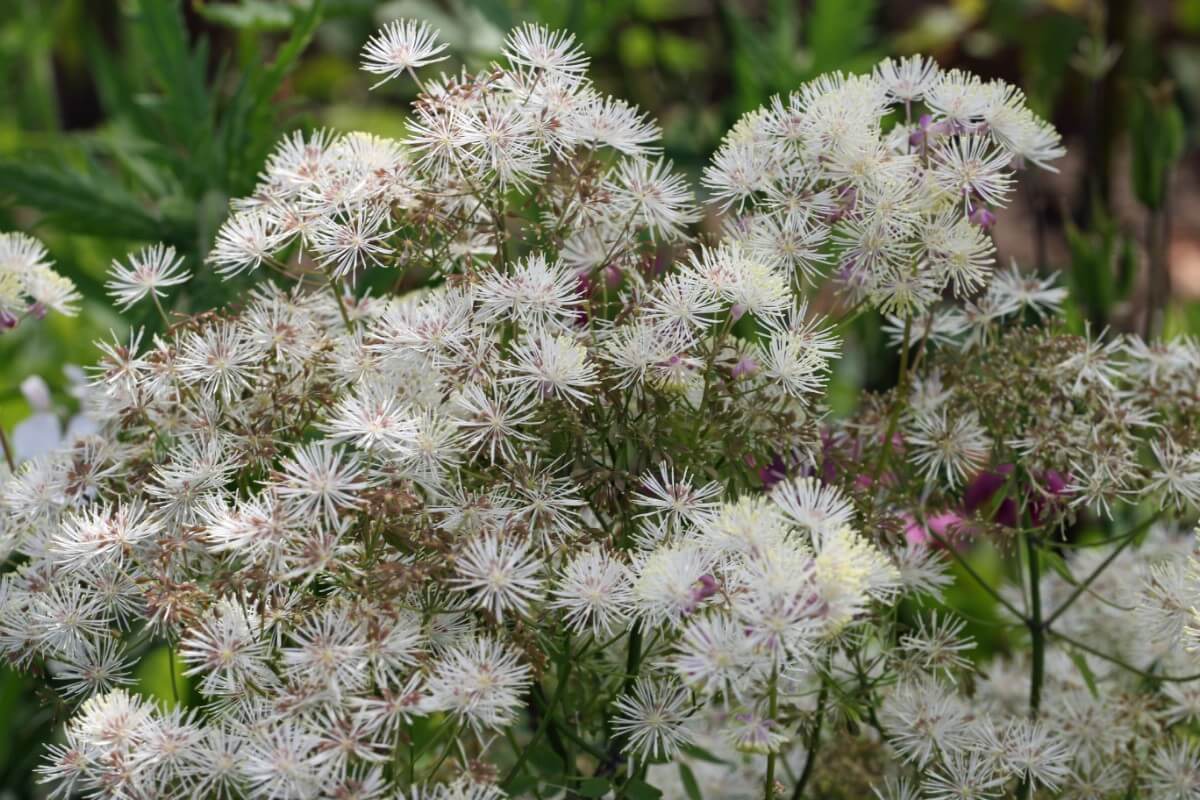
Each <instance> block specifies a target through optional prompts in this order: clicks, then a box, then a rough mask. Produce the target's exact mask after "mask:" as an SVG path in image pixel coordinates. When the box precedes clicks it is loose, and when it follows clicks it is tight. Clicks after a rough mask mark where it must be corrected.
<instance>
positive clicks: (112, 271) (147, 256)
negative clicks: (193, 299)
mask: <svg viewBox="0 0 1200 800" xmlns="http://www.w3.org/2000/svg"><path fill="white" fill-rule="evenodd" d="M109 275H110V278H109V281H108V283H106V284H105V286H106V287H107V288H108V291H109V294H111V295H112V296H113V299H114V300H116V301H117V306H118V307H119V308H122V309H127V308H129V307H130V306H132V305H133V304H134V303H136V302H138V301H139V300H142V299H144V298H146V297H154V298H155V299H156V300H157V299H161V298H163V297H166V296H167V295H166V292H164V291H163V288H164V287H168V286H178V285H179V284H181V283H186V282H187V281H188V280H189V279H190V278H191V274H190V273H189V272H188V271H187V270H185V269H184V268H183V258H181V257H180V256H178V255H176V254H175V248H174V247H170V246H167V245H162V244H156V245H152V246H150V247H146V248H143V249H142V250H139V251H138V252H137V253H136V254H134V255H132V256H130V257H129V266H128V267H126V266H124V265H123V264H121V262H119V261H116V260H114V261H113V262H112V266H111V267H110V268H109Z"/></svg>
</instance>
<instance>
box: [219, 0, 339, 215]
mask: <svg viewBox="0 0 1200 800" xmlns="http://www.w3.org/2000/svg"><path fill="white" fill-rule="evenodd" d="M322 9H323V3H322V0H314V1H313V3H312V4H311V5H310V6H309V7H308V8H307V9H306V10H304V11H298V12H297V14H296V17H295V19H294V21H293V27H292V32H291V35H290V36H289V37H288V39H287V41H286V42H284V43H283V45H282V46H281V47H280V48H279V51H278V52H277V53H276V55H275V60H274V61H273V62H272V63H271V65H270V66H269V67H266V68H265V69H264V68H261V67H257V66H252V67H248V68H247V71H246V74H245V76H244V77H243V78H242V81H241V82H240V83H239V85H238V87H237V90H236V91H235V92H234V95H233V97H232V99H231V100H230V103H229V108H228V110H227V111H226V113H225V114H224V115H223V116H222V118H221V123H220V128H219V130H218V131H217V142H218V152H219V157H220V160H221V161H222V164H223V169H224V171H225V174H226V175H227V176H228V177H227V180H226V182H225V188H227V189H229V190H230V191H231V192H232V193H234V194H240V193H243V192H244V191H248V190H249V188H250V187H252V186H253V181H254V178H255V175H256V174H257V172H258V170H259V168H260V167H261V166H262V161H263V160H264V159H265V158H266V155H267V151H268V150H269V148H270V147H271V146H273V144H274V140H275V137H276V134H277V131H276V128H275V125H274V124H273V120H274V116H275V114H276V103H275V95H276V93H278V91H279V89H280V87H281V86H282V85H283V80H284V78H286V77H287V75H288V73H290V72H291V70H292V69H293V68H294V67H295V66H296V62H297V61H298V60H299V59H300V55H301V54H302V53H303V52H304V49H305V48H306V47H308V44H309V42H310V41H312V37H313V34H314V33H315V32H316V30H317V25H318V24H319V23H320V21H321V12H322Z"/></svg>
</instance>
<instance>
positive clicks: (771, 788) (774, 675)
mask: <svg viewBox="0 0 1200 800" xmlns="http://www.w3.org/2000/svg"><path fill="white" fill-rule="evenodd" d="M821 685H822V687H824V683H822V684H821ZM767 697H768V700H767V716H768V717H770V719H771V724H772V725H774V724H775V717H776V716H777V715H778V714H779V666H778V665H775V666H774V667H772V668H771V683H770V686H769V688H768V694H767ZM775 755H776V753H775V751H774V750H772V751H771V752H769V753H767V777H766V778H765V779H764V780H763V800H771V798H773V797H774V796H775Z"/></svg>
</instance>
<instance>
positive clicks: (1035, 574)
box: [1025, 531, 1046, 716]
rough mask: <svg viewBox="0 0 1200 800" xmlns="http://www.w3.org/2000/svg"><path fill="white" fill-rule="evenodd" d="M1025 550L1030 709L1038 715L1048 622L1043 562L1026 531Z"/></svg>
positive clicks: (1033, 713)
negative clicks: (1044, 618)
mask: <svg viewBox="0 0 1200 800" xmlns="http://www.w3.org/2000/svg"><path fill="white" fill-rule="evenodd" d="M1025 551H1026V554H1027V555H1028V557H1029V618H1028V621H1027V624H1028V626H1029V636H1030V643H1031V646H1032V650H1031V656H1032V661H1033V663H1032V664H1031V666H1030V669H1029V711H1030V714H1031V715H1033V716H1037V712H1038V707H1039V706H1040V705H1041V702H1042V680H1043V679H1044V677H1045V671H1046V624H1045V623H1044V622H1043V621H1042V589H1041V580H1042V576H1041V564H1040V561H1039V553H1038V549H1037V544H1036V543H1035V542H1034V537H1033V534H1032V533H1030V532H1029V531H1026V532H1025Z"/></svg>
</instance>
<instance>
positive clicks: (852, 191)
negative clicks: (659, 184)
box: [704, 55, 1065, 316]
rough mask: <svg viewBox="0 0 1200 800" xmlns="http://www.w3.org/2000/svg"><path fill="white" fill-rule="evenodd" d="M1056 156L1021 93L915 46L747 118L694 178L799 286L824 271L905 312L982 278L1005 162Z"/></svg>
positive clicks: (1045, 163) (750, 242) (747, 244)
mask: <svg viewBox="0 0 1200 800" xmlns="http://www.w3.org/2000/svg"><path fill="white" fill-rule="evenodd" d="M900 113H902V114H903V119H902V120H900V121H898V122H897V121H895V117H896V115H897V114H900ZM1064 153H1065V150H1064V149H1063V148H1062V146H1061V144H1060V139H1059V135H1058V133H1057V132H1056V131H1055V130H1054V128H1053V127H1052V126H1050V125H1049V124H1048V123H1046V122H1045V121H1043V120H1041V119H1038V118H1037V117H1036V116H1035V115H1034V114H1033V113H1032V112H1031V111H1029V110H1028V109H1027V108H1026V107H1025V96H1024V94H1023V93H1022V92H1021V90H1020V89H1018V88H1016V87H1014V86H1011V85H1009V84H1007V83H1005V82H1003V81H1000V80H992V81H988V82H984V81H982V80H980V79H979V78H978V77H976V76H975V75H971V74H969V73H966V72H963V71H962V70H958V69H954V70H950V71H948V72H943V71H941V70H940V69H939V68H938V66H937V64H936V63H934V62H933V61H931V60H930V59H927V58H925V57H923V56H919V55H918V56H911V57H909V58H905V59H901V60H900V61H898V62H897V61H893V60H891V59H889V60H887V61H884V62H882V63H881V64H880V65H879V66H877V67H876V68H875V71H874V72H873V73H872V74H870V75H842V74H840V73H836V74H832V75H826V76H823V77H821V78H819V79H817V80H816V81H813V82H812V83H810V84H808V85H806V86H804V87H803V88H801V89H800V90H799V91H797V92H795V93H793V94H791V95H789V96H788V97H787V98H776V100H775V101H774V103H772V104H771V105H770V106H768V107H765V108H762V109H759V110H758V111H755V112H753V113H751V114H748V115H746V116H745V117H743V118H742V119H741V120H740V121H739V122H738V124H737V125H736V126H735V127H734V128H733V130H731V131H730V132H729V134H728V135H727V136H726V138H725V141H724V142H723V144H722V145H721V148H720V150H718V152H717V154H716V156H715V157H714V159H713V164H712V166H710V167H709V168H708V170H707V171H706V172H705V174H704V184H705V185H706V186H707V187H709V189H711V190H712V191H713V193H714V195H715V196H716V197H717V198H718V199H719V200H721V201H722V202H723V203H724V205H725V206H726V207H729V208H732V209H733V210H735V211H736V212H737V214H736V216H735V217H734V218H733V219H732V220H731V222H730V224H729V227H728V231H729V238H730V241H731V244H732V246H736V247H738V248H739V249H741V250H744V251H745V252H747V253H749V254H751V256H752V257H753V258H755V259H757V260H760V261H763V262H764V263H767V264H771V265H773V266H776V267H778V268H781V269H783V270H784V271H786V272H787V273H789V274H791V275H792V276H793V277H794V278H795V279H796V280H798V281H803V282H815V281H816V280H817V279H818V278H820V277H821V276H823V275H825V274H826V273H827V272H830V271H832V272H833V273H834V274H836V276H837V278H838V279H839V280H840V281H841V282H842V283H843V284H844V285H845V286H846V288H847V289H848V291H849V292H850V293H851V296H852V297H854V298H855V299H856V300H858V301H865V302H870V303H871V304H872V305H874V306H876V307H878V308H880V309H883V310H884V311H885V312H887V313H891V314H897V315H900V316H912V315H916V314H919V313H920V312H921V311H923V310H924V309H926V308H927V307H929V306H930V305H932V304H934V303H935V302H937V300H938V299H939V298H940V297H941V295H942V293H943V292H945V291H947V290H949V291H951V292H953V293H954V294H955V295H957V296H960V297H969V296H970V295H972V294H973V293H975V292H976V291H978V290H979V289H981V288H983V287H984V286H985V285H986V283H987V278H988V275H989V272H990V270H991V265H992V262H993V261H994V252H995V248H994V246H993V245H992V242H991V238H990V237H989V235H988V233H987V231H988V229H989V228H990V227H991V225H992V223H993V222H994V221H995V214H994V211H993V209H996V208H999V207H1002V206H1004V204H1005V203H1006V201H1007V200H1008V198H1009V196H1010V194H1011V193H1012V191H1013V189H1014V187H1015V174H1014V171H1015V170H1020V169H1022V168H1023V167H1024V166H1025V165H1027V164H1035V165H1037V166H1040V167H1044V168H1047V169H1049V168H1051V167H1050V166H1049V162H1051V161H1053V160H1055V159H1057V158H1059V157H1061V156H1062V155H1063V154H1064Z"/></svg>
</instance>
